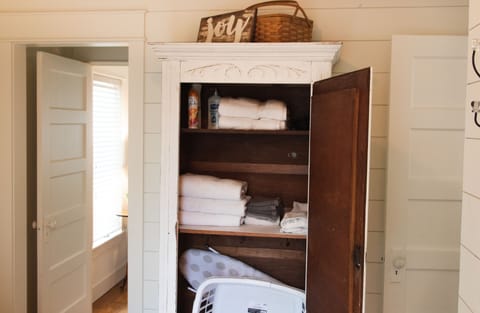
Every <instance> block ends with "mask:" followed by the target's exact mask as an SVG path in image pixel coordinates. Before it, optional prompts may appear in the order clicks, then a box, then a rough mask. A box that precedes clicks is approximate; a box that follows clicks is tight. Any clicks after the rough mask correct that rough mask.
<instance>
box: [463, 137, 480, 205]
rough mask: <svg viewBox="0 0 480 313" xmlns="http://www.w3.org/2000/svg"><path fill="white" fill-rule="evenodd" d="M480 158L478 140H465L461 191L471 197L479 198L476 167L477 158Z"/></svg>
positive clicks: (478, 168)
mask: <svg viewBox="0 0 480 313" xmlns="http://www.w3.org/2000/svg"><path fill="white" fill-rule="evenodd" d="M479 156H480V140H478V139H468V140H465V158H464V164H465V171H464V172H463V191H464V192H466V193H469V194H471V195H474V196H477V197H479V196H480V184H479V183H478V177H480V176H478V175H480V167H479V166H478V157H479Z"/></svg>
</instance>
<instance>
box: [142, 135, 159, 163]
mask: <svg viewBox="0 0 480 313" xmlns="http://www.w3.org/2000/svg"><path fill="white" fill-rule="evenodd" d="M143 140H144V141H143V144H144V146H143V147H144V154H143V157H144V160H145V163H160V162H161V148H162V146H161V145H160V142H161V135H160V134H145V135H144V137H143Z"/></svg>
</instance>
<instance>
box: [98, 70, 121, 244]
mask: <svg viewBox="0 0 480 313" xmlns="http://www.w3.org/2000/svg"><path fill="white" fill-rule="evenodd" d="M121 88H122V81H121V80H119V79H113V78H110V77H106V76H102V75H98V74H95V75H94V77H93V198H94V201H93V245H94V246H96V245H98V244H100V243H102V242H104V241H105V240H108V238H109V237H111V236H112V235H113V234H116V233H118V232H119V231H121V229H122V220H121V218H120V217H118V216H117V215H116V214H117V213H118V212H120V210H121V208H122V201H123V198H124V196H125V195H124V194H123V193H124V191H123V184H122V174H123V172H122V171H123V164H124V148H123V142H122V102H121V100H122V99H121V94H122V93H121Z"/></svg>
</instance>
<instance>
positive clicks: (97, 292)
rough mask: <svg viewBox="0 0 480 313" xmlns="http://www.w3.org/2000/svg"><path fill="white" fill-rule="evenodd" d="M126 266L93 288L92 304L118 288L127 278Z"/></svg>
mask: <svg viewBox="0 0 480 313" xmlns="http://www.w3.org/2000/svg"><path fill="white" fill-rule="evenodd" d="M125 271H126V265H124V266H121V267H120V268H118V269H117V270H115V271H114V272H112V273H110V275H108V276H107V277H105V278H104V279H102V280H101V281H99V282H98V283H96V284H95V285H94V286H93V287H92V303H93V302H95V301H96V300H98V299H99V298H100V297H101V296H103V295H104V294H105V293H107V292H108V291H109V290H110V289H112V288H113V287H114V286H116V285H117V284H118V283H119V282H120V281H121V280H122V279H123V278H124V277H125Z"/></svg>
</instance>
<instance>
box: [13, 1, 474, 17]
mask: <svg viewBox="0 0 480 313" xmlns="http://www.w3.org/2000/svg"><path fill="white" fill-rule="evenodd" d="M10 1H13V0H10ZM258 2H261V1H252V0H240V1H239V0H225V1H214V2H212V1H210V0H184V1H181V2H179V1H163V2H161V3H159V2H158V1H157V0H147V5H148V7H149V8H151V9H158V10H166V11H183V10H186V8H188V10H202V9H205V8H216V9H217V11H218V13H217V14H221V13H226V12H230V11H236V10H241V9H244V8H247V7H248V6H250V5H252V4H254V3H258ZM160 4H161V5H160ZM300 4H301V6H302V7H303V8H305V9H307V10H308V9H312V8H317V9H337V8H361V7H436V6H465V5H468V0H405V1H399V0H341V1H331V0H301V1H300Z"/></svg>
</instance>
